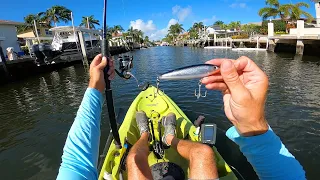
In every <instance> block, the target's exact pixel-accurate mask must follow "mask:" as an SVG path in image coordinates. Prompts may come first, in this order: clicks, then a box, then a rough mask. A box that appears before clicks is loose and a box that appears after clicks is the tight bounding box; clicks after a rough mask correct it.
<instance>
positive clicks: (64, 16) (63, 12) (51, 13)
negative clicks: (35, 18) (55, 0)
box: [38, 5, 71, 26]
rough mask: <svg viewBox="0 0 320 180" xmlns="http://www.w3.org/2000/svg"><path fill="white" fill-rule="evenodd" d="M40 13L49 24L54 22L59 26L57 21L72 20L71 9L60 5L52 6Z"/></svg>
mask: <svg viewBox="0 0 320 180" xmlns="http://www.w3.org/2000/svg"><path fill="white" fill-rule="evenodd" d="M38 15H39V16H40V17H41V21H44V22H46V23H47V24H48V25H51V24H54V25H55V26H57V23H59V22H60V21H63V22H65V23H67V22H68V21H70V20H71V10H69V9H67V8H66V7H64V6H59V5H56V6H52V7H51V8H49V9H47V11H45V12H40V13H39V14H38Z"/></svg>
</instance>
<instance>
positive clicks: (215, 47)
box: [204, 46, 231, 49]
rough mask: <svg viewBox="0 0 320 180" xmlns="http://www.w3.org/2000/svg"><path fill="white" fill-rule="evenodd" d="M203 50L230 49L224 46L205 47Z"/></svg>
mask: <svg viewBox="0 0 320 180" xmlns="http://www.w3.org/2000/svg"><path fill="white" fill-rule="evenodd" d="M204 49H231V47H226V46H207V47H204Z"/></svg>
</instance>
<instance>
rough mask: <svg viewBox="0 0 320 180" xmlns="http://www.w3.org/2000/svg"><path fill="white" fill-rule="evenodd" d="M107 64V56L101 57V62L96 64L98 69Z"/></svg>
mask: <svg viewBox="0 0 320 180" xmlns="http://www.w3.org/2000/svg"><path fill="white" fill-rule="evenodd" d="M107 64H108V61H107V58H106V57H103V58H102V61H101V63H100V64H99V65H98V69H99V70H103V69H104V68H105V67H106V66H107Z"/></svg>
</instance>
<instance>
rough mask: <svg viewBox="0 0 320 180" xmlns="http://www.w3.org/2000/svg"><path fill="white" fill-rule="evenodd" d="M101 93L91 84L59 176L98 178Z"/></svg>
mask: <svg viewBox="0 0 320 180" xmlns="http://www.w3.org/2000/svg"><path fill="white" fill-rule="evenodd" d="M102 105H103V96H102V94H101V93H100V92H99V91H98V90H96V89H92V88H88V89H87V91H86V92H85V94H84V97H83V100H82V103H81V105H80V107H79V110H78V113H77V116H76V118H75V120H74V122H73V124H72V126H71V129H70V131H69V133H68V137H67V140H66V144H65V145H64V148H63V155H62V163H61V166H60V169H59V174H58V177H57V179H59V180H69V179H73V180H77V179H98V173H97V163H98V156H99V142H100V119H101V109H102Z"/></svg>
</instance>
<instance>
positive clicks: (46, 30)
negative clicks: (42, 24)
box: [44, 29, 52, 35]
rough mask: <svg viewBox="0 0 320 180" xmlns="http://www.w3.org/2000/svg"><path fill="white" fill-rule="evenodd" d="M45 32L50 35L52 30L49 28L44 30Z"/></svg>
mask: <svg viewBox="0 0 320 180" xmlns="http://www.w3.org/2000/svg"><path fill="white" fill-rule="evenodd" d="M44 31H45V32H46V35H52V31H49V29H45V30H44Z"/></svg>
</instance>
